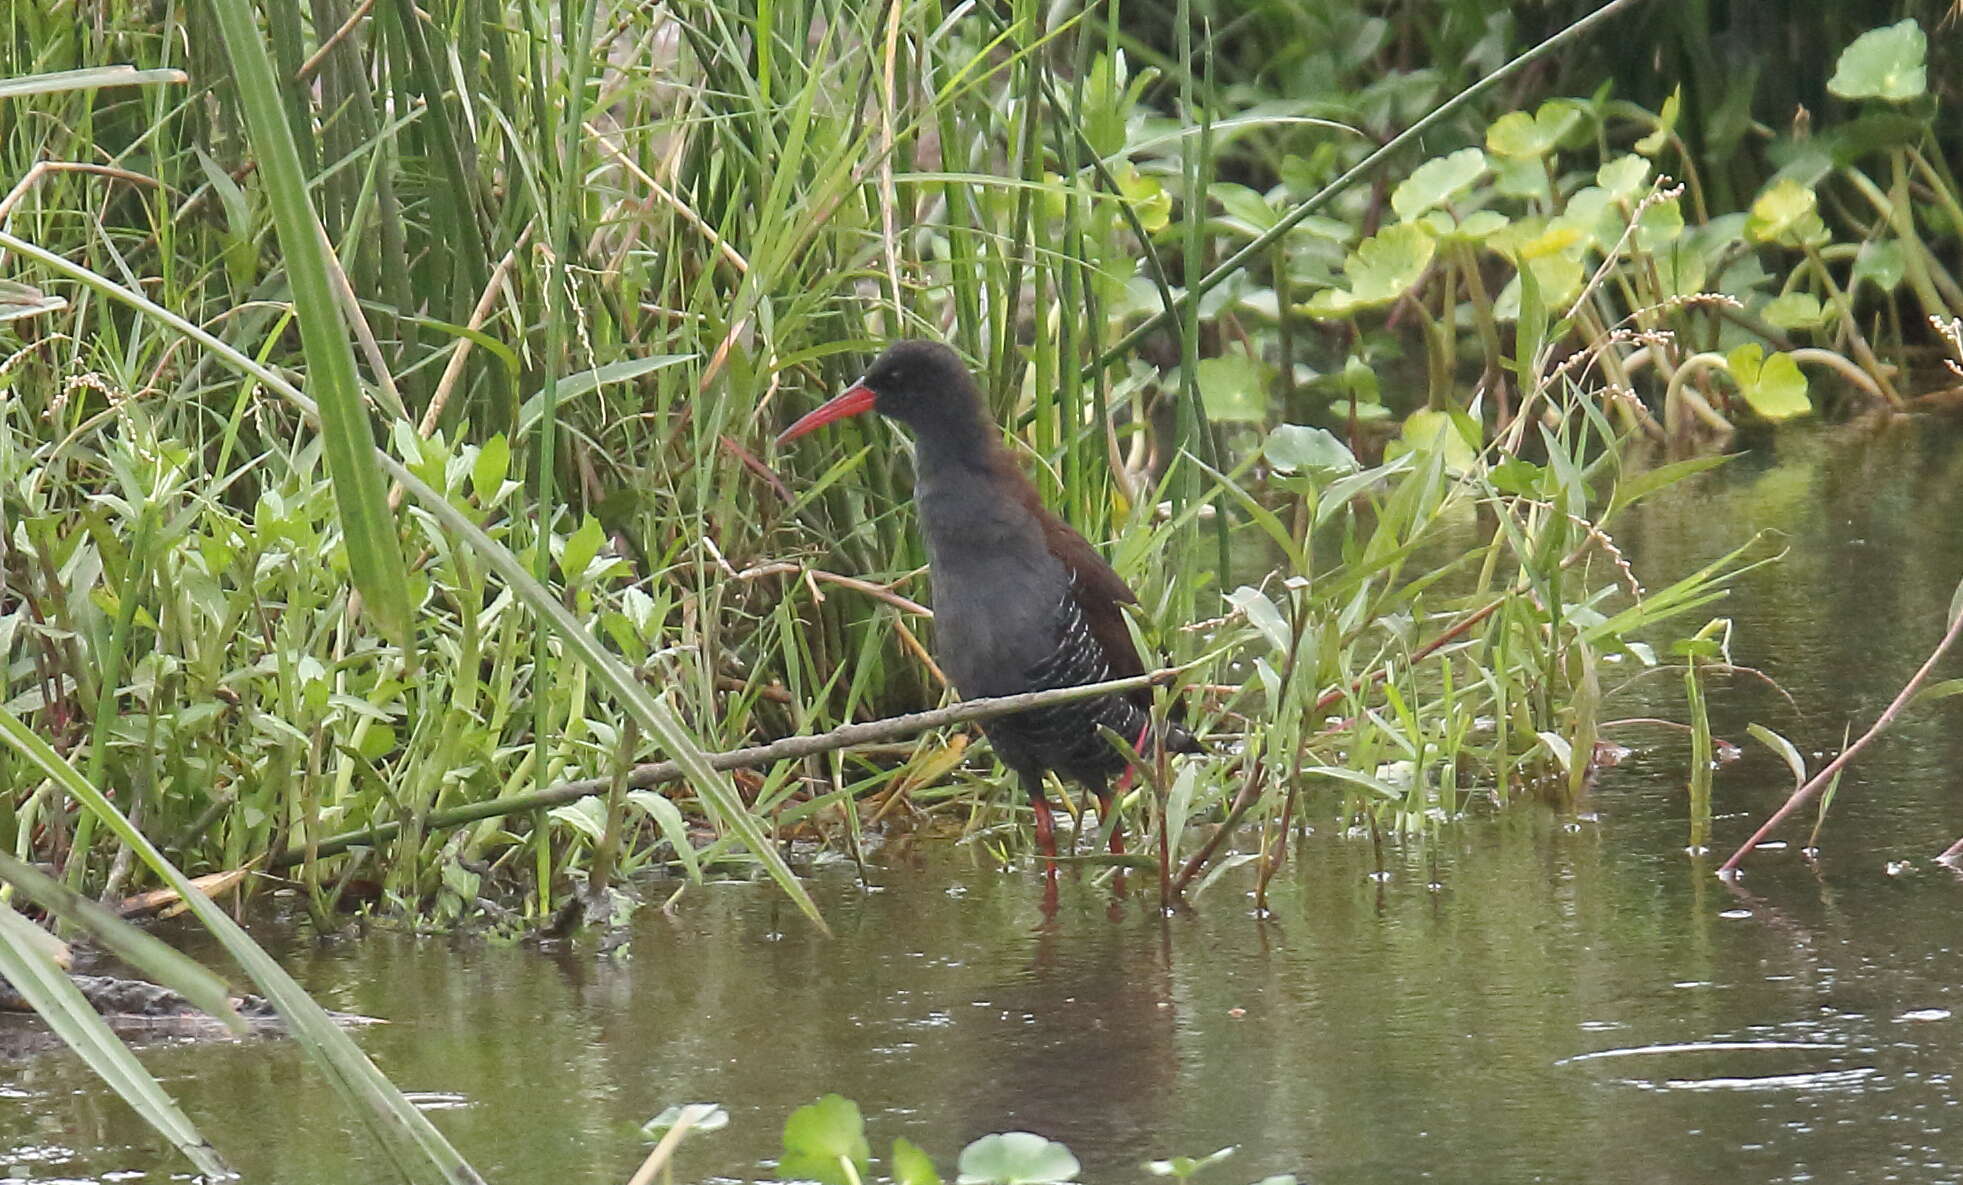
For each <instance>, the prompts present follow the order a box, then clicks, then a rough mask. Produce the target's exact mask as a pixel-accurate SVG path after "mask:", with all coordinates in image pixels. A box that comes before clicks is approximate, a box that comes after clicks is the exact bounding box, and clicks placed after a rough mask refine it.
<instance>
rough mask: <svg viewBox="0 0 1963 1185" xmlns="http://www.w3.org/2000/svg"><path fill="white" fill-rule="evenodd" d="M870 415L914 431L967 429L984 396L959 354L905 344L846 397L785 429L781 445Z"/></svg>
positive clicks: (878, 361) (877, 361) (938, 346)
mask: <svg viewBox="0 0 1963 1185" xmlns="http://www.w3.org/2000/svg"><path fill="white" fill-rule="evenodd" d="M868 411H876V412H878V413H879V414H880V415H882V416H888V417H890V418H892V419H895V420H898V421H900V422H901V423H902V424H905V425H906V426H907V427H909V428H912V429H913V430H914V431H915V432H932V431H935V430H936V428H937V427H940V428H942V429H944V430H948V431H952V430H958V429H966V428H969V427H971V426H973V425H975V424H976V423H978V422H980V419H981V407H980V397H979V396H978V395H977V394H976V392H975V384H974V381H973V380H972V379H970V378H969V377H968V368H967V367H965V366H963V365H962V364H961V356H960V355H958V354H956V353H955V352H954V351H953V350H950V349H948V348H947V347H946V346H944V345H942V344H941V343H939V342H932V341H903V342H895V343H894V344H893V345H891V346H889V347H887V349H886V352H885V353H883V354H881V355H880V356H879V357H877V358H875V359H873V363H872V365H871V366H870V367H868V368H867V369H866V373H865V375H864V377H862V378H860V379H859V381H858V382H856V383H853V384H852V385H851V386H849V387H847V388H846V389H845V391H844V392H843V393H842V394H840V395H838V396H837V397H836V398H834V399H832V400H831V401H830V402H828V403H826V404H824V405H822V406H821V407H819V408H818V409H817V410H816V411H813V412H811V413H810V414H809V415H807V416H805V417H804V418H803V419H801V420H799V421H798V422H797V423H795V424H792V425H791V426H790V427H789V428H786V429H784V433H783V435H781V436H779V437H778V438H777V443H779V444H783V443H784V442H785V441H788V440H795V439H797V438H798V437H800V436H803V435H804V434H805V433H807V432H809V431H811V430H812V429H813V428H817V427H819V426H821V425H824V424H829V423H831V422H832V421H833V420H837V419H843V418H844V417H846V416H856V415H859V414H861V413H863V412H868Z"/></svg>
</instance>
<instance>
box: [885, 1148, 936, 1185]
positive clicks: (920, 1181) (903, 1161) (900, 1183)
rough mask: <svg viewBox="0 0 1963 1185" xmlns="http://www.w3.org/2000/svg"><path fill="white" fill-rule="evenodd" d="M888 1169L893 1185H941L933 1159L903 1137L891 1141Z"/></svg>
mask: <svg viewBox="0 0 1963 1185" xmlns="http://www.w3.org/2000/svg"><path fill="white" fill-rule="evenodd" d="M888 1167H890V1168H891V1169H892V1170H893V1185H941V1174H940V1171H939V1170H938V1169H936V1168H935V1167H934V1160H933V1158H932V1157H930V1156H928V1155H927V1154H926V1153H925V1152H922V1151H921V1150H920V1148H919V1146H918V1145H916V1144H915V1143H914V1142H913V1141H912V1140H909V1139H906V1138H905V1137H901V1138H899V1139H896V1140H894V1141H893V1159H892V1161H891V1163H890V1165H889V1166H888Z"/></svg>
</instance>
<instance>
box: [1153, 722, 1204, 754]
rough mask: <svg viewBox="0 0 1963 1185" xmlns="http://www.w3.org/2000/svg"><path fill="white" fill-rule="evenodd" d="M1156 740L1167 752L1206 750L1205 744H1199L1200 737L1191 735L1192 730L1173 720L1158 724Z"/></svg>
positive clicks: (1197, 751)
mask: <svg viewBox="0 0 1963 1185" xmlns="http://www.w3.org/2000/svg"><path fill="white" fill-rule="evenodd" d="M1158 740H1159V747H1160V748H1162V749H1164V750H1165V751H1166V752H1168V753H1204V752H1206V746H1205V745H1202V744H1200V738H1198V737H1196V736H1194V735H1193V730H1192V729H1190V728H1187V727H1186V726H1185V725H1184V724H1180V723H1179V722H1177V721H1174V720H1168V721H1166V722H1165V723H1164V724H1162V725H1160V726H1159V738H1158Z"/></svg>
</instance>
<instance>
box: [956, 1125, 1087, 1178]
mask: <svg viewBox="0 0 1963 1185" xmlns="http://www.w3.org/2000/svg"><path fill="white" fill-rule="evenodd" d="M959 1171H960V1174H961V1175H960V1176H959V1177H958V1178H957V1180H958V1182H959V1185H1056V1183H1057V1182H1062V1181H1071V1180H1075V1179H1076V1177H1077V1174H1078V1173H1080V1172H1082V1171H1083V1166H1082V1165H1079V1164H1078V1163H1077V1158H1076V1157H1075V1156H1072V1155H1071V1154H1070V1149H1068V1148H1065V1147H1064V1146H1063V1145H1062V1144H1059V1143H1057V1142H1056V1141H1054V1140H1048V1139H1045V1138H1043V1137H1042V1136H1039V1135H1037V1134H1036V1133H1035V1132H998V1133H996V1134H995V1135H992V1136H983V1137H982V1138H981V1139H979V1140H976V1141H975V1142H974V1143H972V1144H970V1145H968V1146H967V1147H966V1148H963V1149H962V1150H961V1160H960V1162H959Z"/></svg>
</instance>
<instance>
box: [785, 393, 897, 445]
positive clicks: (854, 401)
mask: <svg viewBox="0 0 1963 1185" xmlns="http://www.w3.org/2000/svg"><path fill="white" fill-rule="evenodd" d="M873 398H874V396H873V392H872V388H871V387H868V386H866V385H865V384H864V383H853V384H852V385H851V386H849V387H847V388H846V389H845V391H844V393H843V394H841V395H839V396H837V397H836V398H834V399H832V400H830V401H829V402H827V403H824V404H822V405H821V406H819V407H818V409H817V410H815V411H813V412H811V413H810V414H809V415H807V416H805V417H804V418H803V419H801V420H799V421H798V422H797V423H795V424H792V425H791V426H790V427H788V428H786V429H784V431H783V433H782V434H781V435H779V436H778V437H777V443H778V444H780V445H781V444H783V443H785V442H786V441H791V440H796V439H797V438H798V437H800V436H803V435H804V434H805V433H806V432H809V431H811V430H812V429H813V428H819V427H823V426H824V425H826V424H829V423H831V422H832V421H833V420H842V419H844V418H845V417H846V416H856V415H858V414H859V413H861V412H868V411H871V410H872V403H873Z"/></svg>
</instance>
